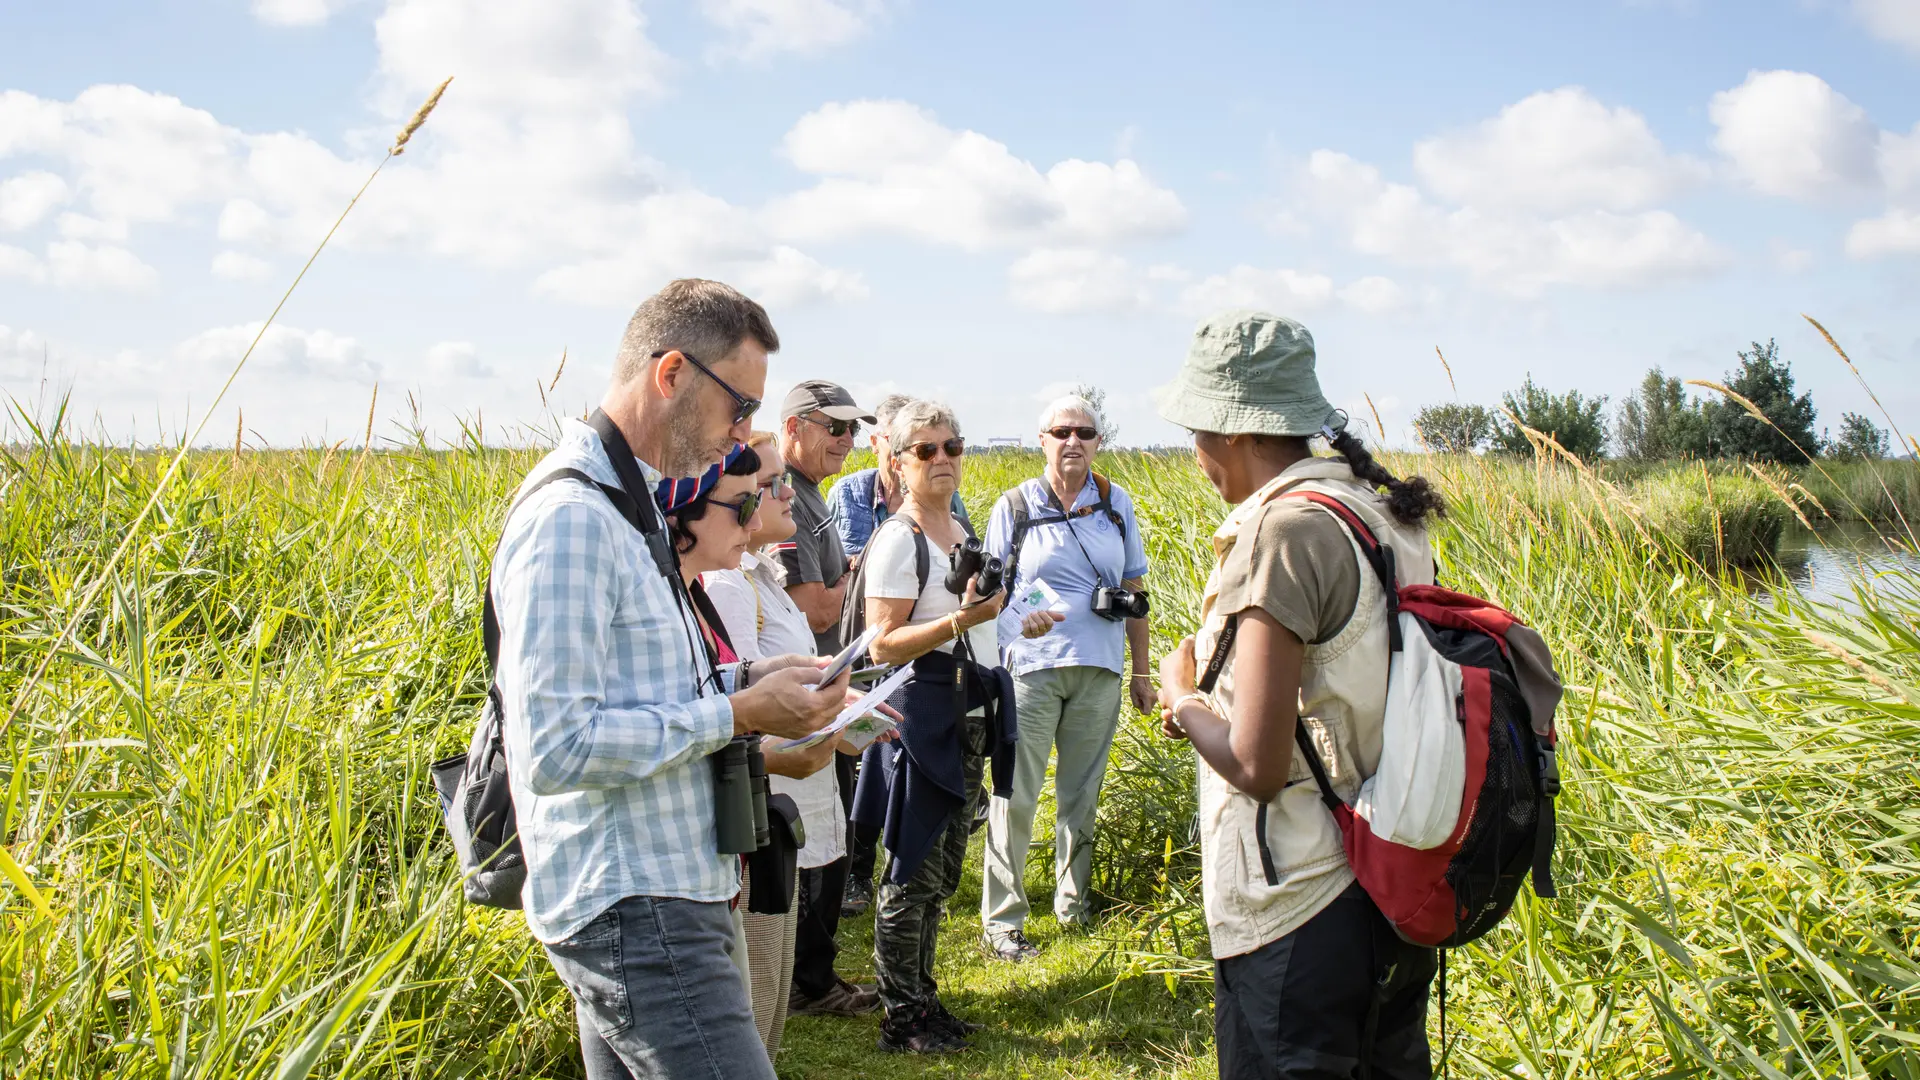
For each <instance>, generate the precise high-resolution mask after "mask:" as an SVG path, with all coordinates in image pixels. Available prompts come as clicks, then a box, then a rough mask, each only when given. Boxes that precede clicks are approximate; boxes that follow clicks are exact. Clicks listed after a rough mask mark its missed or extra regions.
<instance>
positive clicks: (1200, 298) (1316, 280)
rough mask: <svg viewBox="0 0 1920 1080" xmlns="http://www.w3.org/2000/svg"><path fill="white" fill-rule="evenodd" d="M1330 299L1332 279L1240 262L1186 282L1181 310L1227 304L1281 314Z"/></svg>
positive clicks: (1200, 312)
mask: <svg viewBox="0 0 1920 1080" xmlns="http://www.w3.org/2000/svg"><path fill="white" fill-rule="evenodd" d="M1332 302H1333V279H1332V278H1330V277H1328V276H1327V275H1325V274H1314V273H1307V272H1303V271H1300V270H1291V269H1284V268H1283V269H1278V270H1263V269H1260V268H1259V267H1254V266H1247V265H1245V264H1242V265H1240V266H1236V267H1234V268H1233V269H1231V270H1229V271H1227V272H1226V273H1224V274H1214V275H1212V276H1211V277H1207V278H1203V279H1202V280H1200V281H1198V282H1196V283H1194V284H1192V285H1189V286H1187V288H1185V289H1184V290H1182V291H1181V293H1180V300H1179V308H1180V310H1181V311H1183V312H1185V313H1187V314H1189V315H1193V316H1196V317H1199V316H1205V315H1209V314H1211V313H1213V312H1216V311H1223V310H1226V309H1228V308H1260V309H1263V310H1267V311H1273V312H1276V313H1278V314H1281V315H1286V314H1288V313H1290V312H1292V313H1299V314H1305V313H1307V312H1312V311H1319V310H1320V309H1322V308H1324V307H1326V306H1327V305H1328V304H1330V303H1332Z"/></svg>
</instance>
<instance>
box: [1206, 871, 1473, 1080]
mask: <svg viewBox="0 0 1920 1080" xmlns="http://www.w3.org/2000/svg"><path fill="white" fill-rule="evenodd" d="M1435 967H1436V961H1435V953H1434V951H1433V950H1432V949H1426V948H1421V947H1420V946H1417V945H1409V944H1407V943H1406V942H1404V941H1402V940H1400V937H1399V936H1398V935H1396V934H1395V933H1394V932H1393V927H1392V926H1391V925H1390V924H1388V922H1387V920H1386V917H1385V916H1383V915H1381V914H1380V909H1379V908H1377V907H1375V906H1374V903H1373V900H1372V899H1371V898H1370V897H1368V896H1367V894H1366V890H1364V889H1362V888H1361V887H1360V885H1359V884H1358V883H1357V882H1356V883H1355V884H1353V885H1350V886H1348V887H1347V890H1346V891H1345V892H1343V893H1341V894H1340V895H1339V896H1337V897H1335V898H1334V900H1333V902H1332V903H1331V904H1328V905H1327V906H1326V907H1325V908H1324V909H1322V910H1321V911H1320V913H1319V914H1317V915H1315V916H1314V917H1313V918H1311V919H1308V920H1307V922H1306V923H1305V924H1304V925H1302V926H1301V927H1300V928H1299V929H1298V930H1295V931H1293V932H1292V933H1290V934H1288V935H1287V936H1285V937H1283V938H1280V939H1279V940H1277V941H1272V942H1269V943H1267V944H1266V945H1262V946H1261V947H1260V948H1258V949H1255V950H1254V951H1252V952H1250V953H1242V954H1241V955H1239V956H1230V957H1228V958H1226V959H1225V960H1216V961H1214V966H1213V1003H1214V1005H1213V1037H1214V1048H1215V1051H1216V1053H1217V1054H1218V1055H1219V1060H1220V1080H1428V1078H1430V1077H1432V1075H1433V1062H1432V1056H1431V1052H1430V1050H1429V1048H1428V1046H1427V988H1428V986H1429V985H1430V984H1431V983H1432V982H1433V975H1434V970H1435Z"/></svg>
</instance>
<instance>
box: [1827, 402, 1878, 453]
mask: <svg viewBox="0 0 1920 1080" xmlns="http://www.w3.org/2000/svg"><path fill="white" fill-rule="evenodd" d="M1887 445H1888V444H1887V433H1886V432H1884V431H1882V430H1880V429H1879V428H1877V427H1875V426H1874V424H1873V421H1871V420H1869V419H1867V418H1866V417H1864V416H1862V415H1860V414H1859V413H1854V412H1850V413H1841V414H1840V437H1839V438H1838V439H1835V440H1834V441H1833V442H1832V443H1831V444H1829V445H1828V447H1827V453H1828V454H1829V455H1830V456H1832V457H1835V458H1838V459H1840V460H1841V461H1879V460H1880V459H1881V458H1884V457H1886V456H1887Z"/></svg>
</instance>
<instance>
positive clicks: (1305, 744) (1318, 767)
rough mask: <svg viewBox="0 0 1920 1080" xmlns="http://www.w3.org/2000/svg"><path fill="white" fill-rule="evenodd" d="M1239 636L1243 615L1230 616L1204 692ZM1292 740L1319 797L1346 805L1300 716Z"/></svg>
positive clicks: (1334, 805)
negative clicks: (1318, 791)
mask: <svg viewBox="0 0 1920 1080" xmlns="http://www.w3.org/2000/svg"><path fill="white" fill-rule="evenodd" d="M1239 636H1240V616H1239V615H1238V614H1233V615H1229V616H1227V621H1226V623H1225V624H1224V625H1222V626H1221V627H1220V636H1219V637H1218V638H1217V639H1215V641H1214V643H1213V655H1212V656H1210V657H1208V658H1207V666H1206V669H1205V670H1203V671H1202V672H1201V673H1200V681H1199V682H1198V683H1197V684H1195V686H1194V689H1195V690H1198V691H1200V692H1201V693H1203V694H1211V693H1213V688H1214V686H1215V685H1216V684H1218V683H1219V681H1220V672H1222V671H1223V670H1225V669H1226V666H1227V654H1228V653H1229V652H1230V651H1231V650H1232V649H1233V639H1234V638H1236V637H1239ZM1293 742H1294V745H1295V746H1297V747H1299V749H1300V756H1301V759H1302V760H1303V761H1305V762H1306V763H1307V771H1309V772H1311V773H1313V780H1314V783H1316V784H1318V785H1319V787H1320V801H1321V802H1323V803H1325V804H1327V809H1329V810H1336V809H1338V808H1340V807H1341V806H1344V805H1345V804H1344V803H1342V802H1341V801H1340V796H1339V795H1338V794H1336V793H1335V792H1334V790H1333V780H1332V778H1330V777H1329V776H1328V775H1327V766H1326V764H1325V763H1324V762H1322V761H1321V760H1320V752H1319V751H1318V750H1315V749H1314V748H1313V739H1312V738H1311V737H1309V736H1308V735H1307V725H1305V724H1303V723H1301V722H1300V720H1299V718H1298V717H1296V718H1295V719H1294V722H1293Z"/></svg>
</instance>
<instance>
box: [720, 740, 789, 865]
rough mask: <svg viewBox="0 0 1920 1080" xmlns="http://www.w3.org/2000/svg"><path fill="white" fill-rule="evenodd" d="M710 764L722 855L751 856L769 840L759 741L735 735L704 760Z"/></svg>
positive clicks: (768, 789)
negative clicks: (711, 763) (711, 765)
mask: <svg viewBox="0 0 1920 1080" xmlns="http://www.w3.org/2000/svg"><path fill="white" fill-rule="evenodd" d="M707 760H708V761H711V762H713V818H714V823H715V824H716V825H717V826H718V827H719V834H720V836H719V839H720V843H719V850H720V854H722V855H751V854H753V853H754V852H756V851H759V850H760V849H761V848H763V847H766V846H767V844H768V843H770V842H771V841H772V839H773V832H772V830H771V829H770V828H768V826H767V796H768V795H769V794H771V793H772V790H773V788H772V785H771V784H769V783H768V782H767V759H766V757H765V756H764V755H763V754H761V752H760V737H759V736H757V735H736V736H734V737H733V740H732V741H731V742H729V743H727V745H725V746H723V747H721V748H720V749H718V750H716V751H714V752H713V754H712V755H711V756H710V757H708V758H707Z"/></svg>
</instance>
